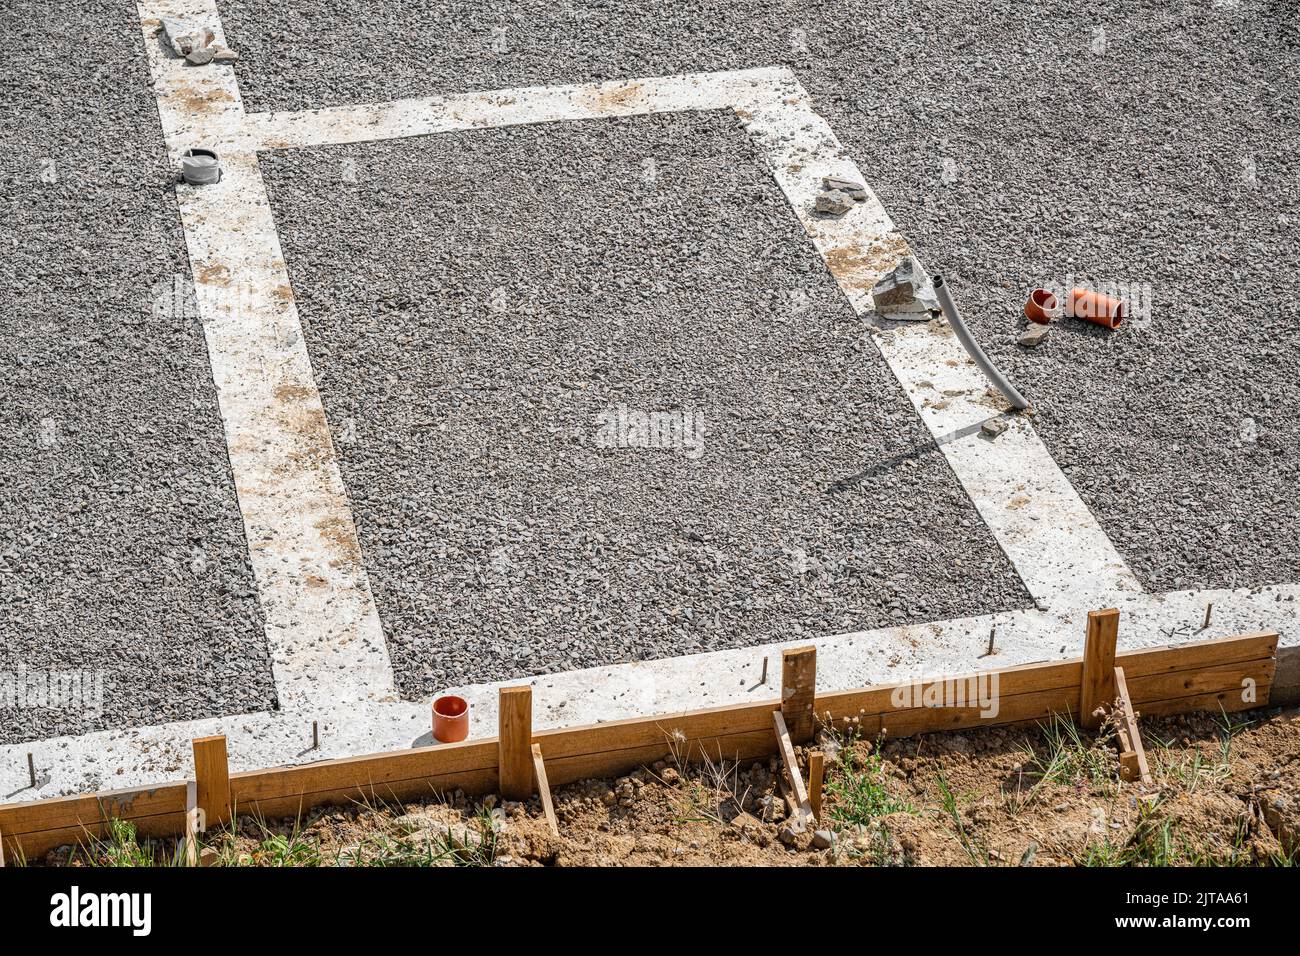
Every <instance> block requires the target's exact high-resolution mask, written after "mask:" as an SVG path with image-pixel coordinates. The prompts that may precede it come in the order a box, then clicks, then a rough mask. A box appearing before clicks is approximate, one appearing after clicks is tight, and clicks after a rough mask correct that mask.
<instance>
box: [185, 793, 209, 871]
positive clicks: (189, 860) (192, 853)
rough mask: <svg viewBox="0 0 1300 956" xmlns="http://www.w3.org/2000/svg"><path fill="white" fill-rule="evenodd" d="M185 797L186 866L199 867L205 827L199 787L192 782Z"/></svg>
mask: <svg viewBox="0 0 1300 956" xmlns="http://www.w3.org/2000/svg"><path fill="white" fill-rule="evenodd" d="M185 789H186V797H185V865H186V866H198V865H199V833H200V832H201V831H202V830H203V829H204V827H203V821H202V816H203V811H202V809H200V807H199V787H198V784H197V783H195V782H194V781H193V780H191V781H190V782H189V783H188V784H186V787H185Z"/></svg>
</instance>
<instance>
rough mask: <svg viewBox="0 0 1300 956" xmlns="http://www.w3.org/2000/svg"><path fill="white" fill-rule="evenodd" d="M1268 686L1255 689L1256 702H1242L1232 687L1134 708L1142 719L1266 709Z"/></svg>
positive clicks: (1141, 703)
mask: <svg viewBox="0 0 1300 956" xmlns="http://www.w3.org/2000/svg"><path fill="white" fill-rule="evenodd" d="M1270 686H1271V685H1269V684H1258V685H1256V687H1255V692H1256V700H1255V701H1253V702H1252V701H1243V700H1242V699H1241V688H1240V687H1233V688H1229V689H1226V690H1221V691H1219V692H1218V693H1213V694H1197V695H1196V696H1194V697H1172V698H1169V699H1168V700H1147V701H1142V702H1140V703H1135V704H1134V707H1136V708H1137V710H1138V712H1139V713H1140V714H1141V715H1142V716H1143V717H1167V716H1169V715H1170V714H1194V713H1198V712H1201V711H1207V712H1209V713H1212V714H1217V713H1221V712H1222V713H1228V714H1231V713H1235V712H1236V711H1240V710H1253V709H1255V708H1256V707H1266V706H1268V703H1269V689H1270Z"/></svg>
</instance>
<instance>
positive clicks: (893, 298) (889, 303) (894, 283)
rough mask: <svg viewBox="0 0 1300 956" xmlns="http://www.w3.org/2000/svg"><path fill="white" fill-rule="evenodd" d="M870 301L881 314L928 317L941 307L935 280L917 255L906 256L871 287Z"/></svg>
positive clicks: (918, 317)
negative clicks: (933, 281) (927, 272)
mask: <svg viewBox="0 0 1300 956" xmlns="http://www.w3.org/2000/svg"><path fill="white" fill-rule="evenodd" d="M871 302H872V305H873V306H874V307H875V310H876V311H877V312H879V313H880V314H881V315H897V316H903V317H905V318H907V317H910V318H915V319H928V318H929V317H930V313H931V312H938V311H939V300H938V298H937V297H936V296H935V294H934V284H933V283H932V282H931V281H930V277H929V276H928V275H926V272H925V270H924V269H922V268H921V264H920V263H919V262H917V261H916V257H915V256H907V257H906V258H904V259H903V261H902V262H900V263H899V264H898V265H896V266H895V267H894V269H893V271H892V272H890V273H889V274H888V275H886V276H885V277H884V278H883V279H881V280H880V281H879V282H877V283H876V285H875V288H873V289H872V290H871Z"/></svg>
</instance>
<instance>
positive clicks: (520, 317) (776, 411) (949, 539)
mask: <svg viewBox="0 0 1300 956" xmlns="http://www.w3.org/2000/svg"><path fill="white" fill-rule="evenodd" d="M263 171H264V176H265V179H266V182H267V187H268V190H269V192H270V196H271V203H272V207H273V209H274V211H275V215H276V220H277V226H278V228H279V231H280V236H281V240H282V243H283V246H284V249H285V255H286V261H287V263H288V266H289V271H290V275H291V278H292V280H293V284H294V290H295V295H296V297H297V299H298V304H299V308H300V311H301V315H302V317H303V321H304V324H305V329H306V336H307V343H308V349H309V351H310V353H311V358H312V364H313V368H314V369H315V372H316V376H317V381H318V383H319V385H320V388H321V392H322V396H323V398H324V402H325V408H326V413H327V416H328V418H329V420H330V423H331V427H332V429H333V432H334V437H335V441H336V444H337V447H338V450H339V455H340V459H341V467H342V470H343V475H344V480H345V482H346V484H347V487H348V490H349V493H350V495H351V497H352V503H353V509H354V513H355V515H356V518H357V523H358V530H359V533H360V538H361V545H362V549H363V551H364V553H365V560H366V567H367V570H368V572H369V574H370V577H371V583H372V586H373V588H374V591H375V594H376V598H377V600H378V602H379V608H380V614H381V617H382V619H383V621H384V625H385V630H386V634H387V636H388V640H389V644H390V648H391V651H392V656H393V660H394V668H395V670H396V673H397V679H398V682H399V685H400V687H401V690H402V691H403V693H404V694H406V695H408V696H419V695H424V694H429V693H432V692H434V691H436V690H438V689H441V688H444V687H446V686H448V685H455V684H461V683H477V682H481V681H489V680H498V679H510V678H517V677H520V676H524V675H529V674H538V673H548V672H555V671H561V670H568V669H572V668H576V667H583V666H591V665H596V664H605V663H613V662H618V661H627V660H635V659H650V658H658V657H665V656H671V655H679V654H686V653H693V652H699V651H706V650H714V649H720V648H727V647H736V646H743V645H748V644H757V643H763V642H769V641H773V640H780V639H797V638H800V637H805V636H808V637H811V636H817V635H825V634H831V633H838V632H843V631H851V630H857V629H863V628H872V627H877V626H883V625H889V624H895V623H900V622H905V621H924V620H934V619H942V618H949V617H953V616H959V615H966V614H973V613H981V612H987V611H994V610H999V609H1004V608H1009V607H1017V606H1024V605H1026V604H1028V603H1030V602H1029V597H1028V595H1027V594H1026V593H1025V592H1024V590H1023V588H1022V586H1021V585H1020V582H1019V579H1018V578H1017V577H1016V576H1015V574H1014V572H1013V570H1012V569H1011V568H1010V566H1009V564H1008V563H1007V561H1006V559H1005V557H1004V556H1003V554H1002V552H1001V551H1000V550H999V549H998V548H997V546H996V544H995V542H994V541H993V540H992V538H991V536H990V535H989V533H988V531H987V529H986V528H985V527H984V525H983V524H982V522H980V520H979V519H978V516H977V515H976V513H975V511H974V508H973V507H972V506H971V504H970V502H969V500H968V499H967V497H966V495H965V493H964V492H963V490H962V489H961V488H960V486H959V485H958V484H957V482H956V480H955V478H954V477H953V475H952V474H951V472H950V471H949V469H948V468H947V466H946V464H945V463H944V462H943V459H942V456H941V455H940V454H939V453H938V452H937V451H936V450H934V448H933V446H932V444H930V442H929V441H928V437H927V434H926V432H925V429H924V426H923V425H922V424H921V423H920V421H919V420H918V419H917V417H916V415H915V413H914V412H913V411H912V408H911V406H910V404H909V403H908V402H907V400H906V398H905V397H904V396H903V395H902V393H901V391H900V390H899V388H898V387H897V384H896V383H895V381H894V379H893V377H892V375H891V374H890V373H889V371H888V369H887V368H886V367H885V365H884V363H883V362H882V361H881V359H880V358H879V356H878V354H877V352H876V351H875V349H874V347H873V346H872V345H871V343H870V341H869V339H868V338H867V336H865V335H864V333H863V328H862V323H861V321H860V320H859V319H858V318H857V317H856V316H855V315H854V314H853V313H852V311H851V310H850V309H849V307H848V305H847V303H846V302H845V301H844V299H843V297H842V296H841V295H840V294H839V292H838V290H837V288H836V287H835V285H834V283H833V282H832V280H831V279H830V277H829V276H828V275H827V273H826V271H825V268H824V265H823V264H822V262H821V259H820V257H819V256H818V255H817V253H816V251H815V250H814V249H813V248H812V246H811V244H810V243H809V242H808V241H807V239H806V237H805V235H804V233H803V230H802V228H801V226H800V225H799V223H798V221H797V220H796V218H795V216H794V214H793V211H792V210H791V209H790V208H789V205H788V204H787V202H786V201H785V199H784V197H783V196H781V194H780V192H779V191H778V190H777V188H776V186H775V184H774V183H773V182H772V180H771V178H770V176H768V175H767V174H766V172H765V170H764V169H763V166H762V163H761V160H760V158H759V157H758V156H757V155H756V154H755V153H754V152H753V148H752V146H751V145H750V143H749V141H748V139H747V137H746V136H745V134H744V132H743V130H742V129H741V127H740V125H739V121H738V120H737V119H736V117H735V116H734V115H733V114H731V113H730V112H716V113H691V114H677V115H671V116H657V117H638V118H632V119H626V120H617V121H607V122H605V121H599V122H590V123H566V124H551V125H545V126H532V127H519V128H514V129H501V130H482V131H473V132H466V133H457V134H448V135H440V136H435V137H428V138H424V139H417V140H407V141H398V142H390V143H380V144H360V145H356V146H347V147H324V148H316V149H309V150H289V151H284V152H275V153H268V154H264V157H263ZM619 406H626V407H627V408H628V409H629V410H634V411H635V410H641V411H646V412H651V411H673V412H679V413H682V415H687V414H689V415H691V416H695V415H701V416H702V421H703V424H704V431H703V441H702V442H701V443H699V444H698V445H697V444H696V443H694V442H691V441H679V442H677V443H676V447H674V443H673V442H672V441H668V442H663V443H661V445H663V446H665V447H651V448H644V447H606V446H604V445H602V433H601V432H602V428H601V424H600V422H599V416H600V415H601V414H602V413H604V412H606V411H607V410H611V409H617V408H618V407H619ZM700 420H701V419H696V418H691V419H690V420H689V421H682V420H680V419H679V422H681V424H682V427H683V429H684V431H683V432H682V433H681V434H680V435H678V436H676V437H678V438H689V437H691V434H692V431H693V424H694V423H695V422H698V421H700ZM670 437H671V436H670ZM697 449H698V451H699V454H696V450H697Z"/></svg>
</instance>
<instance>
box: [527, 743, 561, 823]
mask: <svg viewBox="0 0 1300 956" xmlns="http://www.w3.org/2000/svg"><path fill="white" fill-rule="evenodd" d="M532 751H533V775H534V776H535V777H536V778H537V793H538V795H539V796H540V797H541V798H542V813H544V814H546V825H547V826H549V827H550V828H551V835H552V836H559V835H560V821H559V820H557V819H556V818H555V804H553V803H552V802H551V785H550V784H549V783H548V782H547V780H546V761H544V760H543V759H542V748H541V746H540V745H538V744H533V746H532Z"/></svg>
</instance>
